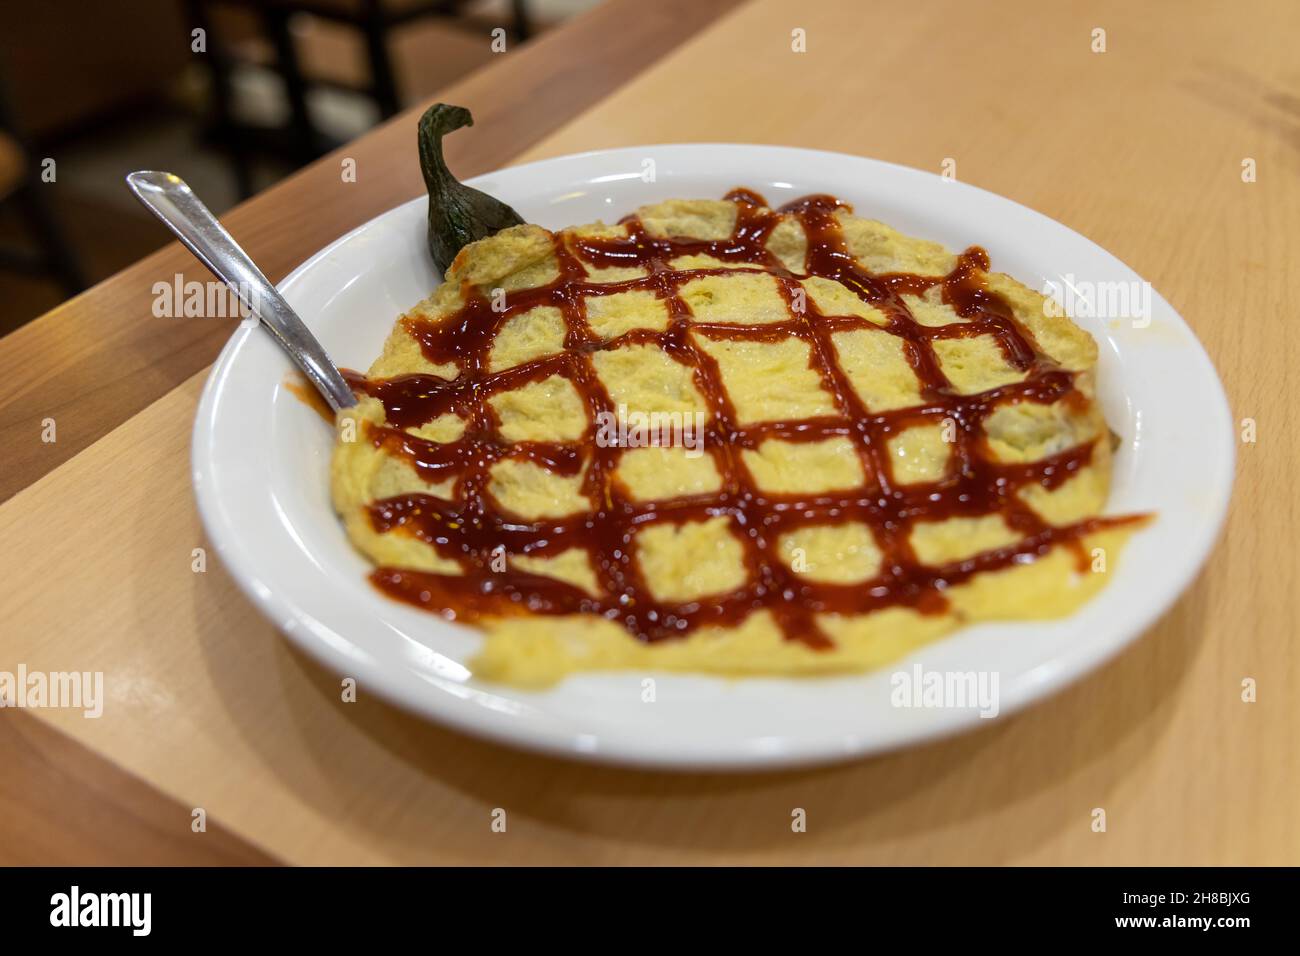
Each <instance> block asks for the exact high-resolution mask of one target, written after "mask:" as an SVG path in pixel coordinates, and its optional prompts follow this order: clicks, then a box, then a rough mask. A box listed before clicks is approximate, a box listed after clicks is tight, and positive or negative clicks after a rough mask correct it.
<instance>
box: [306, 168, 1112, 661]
mask: <svg viewBox="0 0 1300 956" xmlns="http://www.w3.org/2000/svg"><path fill="white" fill-rule="evenodd" d="M510 212H513V211H510ZM515 218H516V219H517V216H516V217H515ZM1096 372H1097V346H1096V344H1095V342H1094V341H1093V340H1092V338H1091V337H1090V336H1089V335H1088V334H1087V333H1086V332H1084V331H1083V330H1082V329H1080V328H1078V327H1077V326H1076V325H1075V324H1074V323H1073V322H1071V320H1070V319H1069V318H1068V317H1067V316H1065V315H1063V314H1061V310H1060V309H1057V308H1053V307H1051V303H1049V302H1048V301H1047V300H1045V299H1044V297H1043V296H1042V295H1040V294H1039V293H1037V292H1035V291H1033V290H1032V289H1030V288H1028V287H1026V286H1025V285H1023V284H1021V283H1020V282H1018V281H1017V280H1015V279H1014V278H1012V277H1010V276H1008V275H1004V274H1001V273H996V272H992V271H990V263H989V257H988V255H987V254H986V253H985V252H984V251H983V250H982V249H979V248H977V247H975V248H971V249H967V250H966V251H964V252H962V253H953V252H951V251H949V250H948V249H946V248H944V247H943V246H942V245H940V244H938V243H935V242H931V241H927V240H924V239H918V238H912V237H910V236H907V235H904V234H903V233H901V232H899V231H897V230H895V229H893V228H891V227H890V226H888V225H886V224H884V223H881V222H877V221H874V220H872V219H868V218H863V217H860V216H858V215H856V214H855V212H854V210H853V209H852V208H851V207H850V206H849V205H848V204H847V203H844V202H842V201H839V200H837V199H835V198H833V197H830V196H823V195H815V196H808V197H804V198H803V199H799V200H796V201H794V202H791V203H787V204H785V205H783V206H781V207H780V208H777V209H773V208H770V207H769V205H768V204H767V202H766V200H765V199H764V198H763V197H762V196H759V195H758V194H756V193H753V192H751V191H749V190H745V189H737V190H735V191H734V192H732V193H730V194H728V195H727V196H726V197H724V198H722V199H674V200H668V201H664V202H658V203H655V204H653V205H647V206H643V207H641V208H639V209H637V210H636V211H635V212H633V213H632V214H631V215H629V216H627V217H626V218H624V219H623V220H621V221H620V222H618V223H616V224H612V225H610V224H605V223H600V222H597V223H593V224H589V225H583V226H575V227H572V228H567V229H563V230H561V231H558V232H551V231H548V230H546V229H543V228H542V227H540V226H537V225H532V224H527V223H522V222H520V223H518V224H516V225H510V226H506V227H505V228H499V229H496V231H494V232H492V233H491V234H488V235H484V236H483V237H482V238H478V239H475V240H474V241H470V242H468V243H467V244H465V245H464V246H463V247H461V248H460V249H459V251H458V252H456V253H455V256H454V259H452V260H451V262H450V264H449V266H448V267H447V269H446V278H445V282H443V283H442V284H441V285H439V286H438V287H437V288H436V289H435V290H434V291H433V293H432V295H430V296H429V298H427V299H426V300H424V301H423V302H421V303H420V304H419V305H417V306H415V307H414V308H412V309H411V310H410V311H408V312H407V313H406V314H404V315H402V316H401V317H400V318H398V320H397V322H396V324H395V326H394V327H393V329H392V332H391V334H390V335H389V337H388V339H387V342H386V343H385V345H384V348H383V352H382V354H381V355H380V356H379V357H378V359H376V361H375V362H374V364H373V365H371V367H370V368H369V370H368V371H367V372H366V373H365V375H364V376H361V375H355V376H353V379H352V381H353V385H354V389H355V391H356V392H357V395H358V396H359V399H360V401H359V404H358V405H357V406H355V407H354V408H351V409H346V410H344V411H342V412H340V413H339V414H338V416H337V419H336V444H335V450H334V454H333V459H332V465H331V470H332V474H331V482H332V496H333V502H334V506H335V508H336V510H337V511H338V514H339V516H340V517H341V519H342V521H343V523H344V525H345V528H346V531H347V534H348V536H349V538H350V539H351V541H352V543H353V544H354V545H355V546H356V548H357V549H358V550H359V551H360V552H361V553H362V554H364V555H365V556H366V557H367V558H368V559H369V560H370V561H371V562H373V564H374V570H373V573H372V574H371V580H372V582H373V583H374V585H375V586H376V587H377V588H379V589H380V590H381V591H382V592H384V593H385V594H387V595H389V596H390V597H392V598H394V599H397V600H401V601H406V602H408V603H411V604H414V605H416V606H419V607H422V608H425V609H427V610H428V611H430V612H433V613H436V614H439V615H441V616H443V617H445V618H447V619H450V620H456V621H461V622H464V623H466V624H468V625H471V626H474V627H476V628H478V629H480V630H481V632H482V634H483V636H484V641H483V645H482V649H481V651H480V652H479V653H478V655H477V657H476V658H475V659H474V661H473V662H472V668H473V670H474V672H475V674H476V675H477V676H479V677H482V678H484V679H488V680H497V681H503V682H508V683H512V684H517V685H532V686H540V685H547V684H551V683H554V682H555V681H558V680H560V679H562V678H564V677H565V676H566V675H569V674H571V673H574V672H580V671H597V670H627V669H635V670H637V671H644V670H660V671H679V672H694V673H707V674H713V675H730V676H736V677H745V676H750V677H752V676H795V675H807V676H812V675H827V674H843V673H852V672H860V671H865V670H868V669H871V668H876V667H880V666H882V665H884V664H887V663H889V662H891V661H893V660H896V659H897V658H899V657H901V656H903V655H905V654H907V653H909V652H910V651H912V650H914V649H916V648H917V647H919V646H921V645H923V644H925V643H926V642H930V641H934V640H936V639H938V638H940V637H942V636H944V635H946V634H950V633H951V632H953V631H954V630H956V629H958V628H960V627H963V626H965V625H969V624H972V623H975V622H979V621H1005V620H1016V619H1046V618H1053V617H1059V616H1062V615H1067V614H1069V613H1071V612H1072V611H1073V610H1074V609H1076V608H1077V607H1079V605H1080V604H1081V603H1082V602H1084V601H1086V600H1088V599H1089V598H1090V597H1091V596H1092V595H1094V594H1096V593H1097V592H1098V590H1099V589H1100V588H1102V587H1103V586H1104V585H1105V582H1106V580H1107V577H1108V575H1109V574H1111V573H1113V571H1114V568H1115V563H1116V558H1117V557H1118V552H1119V549H1120V547H1121V545H1122V543H1123V541H1124V538H1125V536H1126V535H1127V534H1128V533H1130V531H1131V528H1132V520H1131V519H1126V518H1112V517H1105V516H1103V515H1102V511H1103V509H1104V506H1105V504H1106V499H1107V493H1108V487H1109V482H1110V472H1111V454H1112V435H1111V433H1110V432H1109V430H1108V428H1107V426H1106V422H1105V421H1104V419H1103V417H1102V413H1101V410H1100V407H1099V405H1098V402H1097V396H1096Z"/></svg>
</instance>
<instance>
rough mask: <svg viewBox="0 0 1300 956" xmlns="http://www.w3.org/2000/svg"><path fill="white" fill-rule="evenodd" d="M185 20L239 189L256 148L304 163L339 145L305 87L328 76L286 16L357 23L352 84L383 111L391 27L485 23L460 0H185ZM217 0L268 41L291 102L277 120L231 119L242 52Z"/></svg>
mask: <svg viewBox="0 0 1300 956" xmlns="http://www.w3.org/2000/svg"><path fill="white" fill-rule="evenodd" d="M186 2H187V6H188V10H189V15H190V20H191V22H192V23H194V24H195V25H196V26H198V27H201V28H202V29H203V30H204V32H205V34H206V42H207V50H206V55H205V57H204V62H205V63H206V65H207V67H208V70H209V76H210V78H211V91H212V104H211V108H212V109H211V118H210V127H209V136H210V138H211V141H212V142H213V143H214V145H217V146H219V147H220V148H222V149H224V150H225V151H226V152H227V153H228V155H229V156H230V158H231V161H232V163H233V166H234V171H235V176H236V179H237V181H238V186H239V191H240V194H241V195H243V196H248V195H251V194H252V192H253V185H252V174H251V167H250V161H251V159H252V157H253V156H254V155H257V154H266V153H269V154H272V155H275V156H279V157H282V158H285V159H288V160H290V161H292V162H294V163H295V164H297V165H302V164H305V163H307V162H310V161H311V160H313V159H316V158H317V157H319V156H321V155H323V154H324V153H326V152H328V151H329V150H330V149H333V148H334V147H336V146H338V145H340V144H339V143H337V142H334V141H332V140H331V139H330V138H329V137H328V136H327V135H326V134H325V133H324V132H322V131H321V130H320V129H319V128H318V126H317V124H316V123H314V122H313V120H312V116H311V110H310V109H309V107H308V103H307V92H308V89H309V87H310V86H311V85H313V84H314V83H325V84H327V85H328V84H329V82H330V81H329V80H327V79H323V78H320V77H310V76H308V75H306V73H305V72H304V69H303V65H302V62H301V57H300V56H299V51H298V48H297V44H296V43H295V39H294V32H293V29H292V20H293V18H294V17H295V16H299V15H304V14H305V15H309V16H312V17H315V18H318V19H320V20H323V21H326V22H329V23H335V24H342V25H344V26H346V27H348V28H351V29H353V30H356V31H357V32H358V33H359V34H360V35H361V37H362V38H363V40H364V44H365V50H366V59H367V66H368V69H369V82H368V83H366V84H365V85H364V86H363V87H362V88H359V89H357V88H353V89H354V91H355V92H360V93H364V94H365V95H367V96H369V97H370V98H371V99H372V100H373V101H374V103H375V105H376V106H377V107H378V110H379V114H380V117H381V118H384V119H387V118H388V117H390V116H393V115H395V114H396V113H397V112H399V111H400V110H401V108H402V94H401V90H400V89H399V84H398V80H397V77H396V75H395V72H394V67H393V59H392V56H391V49H390V46H391V44H390V40H391V34H392V31H393V30H394V29H395V28H397V27H399V26H402V25H404V24H407V23H410V22H412V21H414V20H418V19H422V18H429V17H439V18H443V19H445V20H446V21H447V22H448V23H451V24H455V25H461V26H464V27H465V28H467V29H472V30H475V31H483V33H484V36H485V38H486V31H485V30H484V28H485V26H486V24H484V23H483V22H482V21H480V20H476V19H472V18H467V17H466V16H465V14H464V8H465V7H466V6H467V3H466V0H186ZM222 8H227V9H236V10H241V11H244V12H246V13H251V14H253V15H254V16H255V18H256V22H257V23H258V25H259V27H260V29H261V30H262V31H263V33H264V34H265V38H266V39H267V40H269V41H270V45H271V47H272V48H273V50H274V59H273V61H272V63H270V64H269V65H270V66H271V67H272V68H273V69H274V70H275V72H276V73H277V75H278V76H279V78H280V80H281V82H282V83H283V85H284V92H285V97H286V100H287V103H288V107H289V120H288V124H287V125H286V126H285V127H282V128H275V127H265V126H253V125H250V124H248V123H244V122H241V121H239V120H238V119H236V117H235V110H234V94H233V83H232V77H233V73H234V71H235V69H236V68H237V67H238V66H239V64H240V62H241V60H240V57H239V54H238V52H237V45H236V44H235V43H232V42H231V40H230V38H229V37H226V36H223V35H222V33H221V30H220V29H219V27H220V19H219V15H220V12H221V10H222ZM510 9H511V23H510V34H511V35H512V37H513V38H514V39H515V40H516V41H522V40H525V39H527V38H528V36H529V35H530V32H531V29H530V24H529V17H528V11H527V5H526V0H511V4H510Z"/></svg>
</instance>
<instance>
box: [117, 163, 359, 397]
mask: <svg viewBox="0 0 1300 956" xmlns="http://www.w3.org/2000/svg"><path fill="white" fill-rule="evenodd" d="M126 183H127V185H128V186H129V187H130V188H131V192H133V193H134V194H135V197H136V198H137V199H138V200H140V202H141V203H143V204H144V205H145V207H146V208H147V209H148V210H149V211H150V212H152V213H153V214H154V215H155V216H157V217H158V219H159V220H160V221H161V222H162V224H163V225H164V226H166V227H167V228H168V229H170V230H171V231H172V232H173V233H175V234H176V238H177V239H179V240H180V241H181V242H183V243H184V244H185V247H186V248H187V249H189V250H190V252H192V253H194V255H195V256H197V257H198V259H199V261H200V262H202V263H203V264H204V265H205V266H207V267H208V269H209V270H211V272H212V274H213V275H215V276H216V277H217V278H218V279H220V280H221V281H223V282H224V283H226V285H227V286H229V287H230V290H231V291H232V292H234V293H235V295H236V296H238V297H239V300H240V301H241V302H242V303H243V304H244V305H245V306H246V307H247V308H248V309H249V310H251V311H252V312H253V314H255V315H256V316H257V317H258V318H259V319H261V321H262V324H263V325H264V326H266V328H267V329H268V330H270V332H271V334H272V335H274V336H275V338H276V341H278V342H279V343H280V345H281V347H282V348H283V349H284V350H285V351H286V352H288V353H289V357H290V358H291V359H293V361H294V364H296V365H297V366H298V368H300V369H302V372H303V374H304V375H306V376H307V378H308V379H310V380H311V383H312V384H313V385H315V386H316V389H317V390H318V391H319V392H320V393H321V395H323V396H324V397H325V401H327V402H328V403H329V405H330V408H332V409H334V411H336V412H337V411H339V410H340V409H344V408H349V407H351V406H352V405H355V404H356V403H357V399H356V396H355V395H353V394H352V389H351V388H350V387H349V386H348V383H347V381H346V380H345V379H344V378H343V376H342V375H341V374H340V373H339V370H338V369H337V368H336V367H335V365H334V363H333V362H331V361H330V357H329V356H328V355H327V354H325V349H324V348H323V347H322V346H321V344H320V342H318V341H317V340H316V336H314V335H312V334H311V332H310V331H308V329H307V326H305V325H303V323H302V319H300V318H298V315H297V313H296V312H294V311H293V308H292V307H291V306H290V305H289V303H288V302H286V301H285V300H284V296H282V295H280V293H279V291H278V290H277V289H276V288H275V286H273V285H272V284H271V283H270V281H269V280H268V279H267V278H266V276H264V275H262V271H261V270H260V269H258V268H257V266H256V265H254V264H253V260H252V259H250V258H249V257H248V254H247V253H246V252H244V250H243V249H241V248H240V247H239V244H238V243H237V242H235V240H234V238H233V237H232V236H231V235H230V233H229V232H227V231H226V227H225V226H223V225H221V223H219V222H218V221H217V217H216V216H214V215H212V212H211V210H209V209H208V207H207V206H205V205H203V202H202V201H201V200H200V199H199V197H198V196H196V195H194V191H193V190H191V189H190V187H189V186H187V185H186V184H185V181H184V180H183V179H181V178H180V177H179V176H174V175H173V174H171V173H163V172H153V171H149V170H142V171H140V172H135V173H130V174H128V175H127V177H126Z"/></svg>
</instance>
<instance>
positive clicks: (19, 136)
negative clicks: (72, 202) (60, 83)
mask: <svg viewBox="0 0 1300 956" xmlns="http://www.w3.org/2000/svg"><path fill="white" fill-rule="evenodd" d="M48 188H49V184H48V183H44V182H42V181H41V166H40V161H39V160H38V159H37V155H36V152H35V150H33V149H32V148H31V145H30V143H29V142H28V140H27V137H26V136H24V135H23V133H22V131H21V130H20V129H19V125H18V121H17V119H16V118H15V117H14V115H13V112H12V111H11V110H10V109H9V105H8V97H7V96H6V95H5V90H4V89H0V203H6V204H10V203H11V204H13V206H14V207H15V210H16V211H17V213H18V215H19V217H20V219H21V220H22V223H23V225H24V226H25V227H26V228H25V232H26V233H27V235H28V238H29V239H30V242H24V243H22V244H10V243H6V244H5V245H0V268H3V269H11V270H14V271H17V272H22V273H28V274H32V273H35V274H42V273H43V274H47V275H50V276H53V277H54V278H55V279H56V280H58V282H59V285H60V286H62V287H63V290H64V292H66V293H67V294H68V295H70V296H72V295H76V294H77V293H78V292H80V291H81V290H82V289H84V288H86V285H87V282H86V278H85V274H84V273H83V271H82V268H81V263H80V262H79V261H78V259H77V255H76V253H75V252H74V251H73V249H72V246H71V245H70V244H69V243H68V239H67V236H66V235H65V233H64V231H63V228H62V226H61V225H60V224H59V220H58V217H57V216H56V215H55V212H54V208H53V205H52V204H51V203H50V201H49V198H48V196H47V190H48Z"/></svg>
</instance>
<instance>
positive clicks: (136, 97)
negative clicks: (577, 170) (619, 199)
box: [0, 0, 599, 335]
mask: <svg viewBox="0 0 1300 956" xmlns="http://www.w3.org/2000/svg"><path fill="white" fill-rule="evenodd" d="M598 2H599V0H40V2H38V3H19V2H17V0H4V2H3V4H2V5H0V10H2V11H3V12H0V37H3V42H2V43H0V335H3V334H5V333H7V332H10V331H12V330H13V329H15V328H17V327H18V326H20V325H22V324H23V323H25V322H27V321H29V320H31V319H33V318H35V317H36V316H38V315H40V314H41V313H43V312H46V311H48V310H49V309H50V308H52V307H54V306H55V305H57V304H58V303H59V302H62V301H63V300H64V299H67V298H69V297H70V296H72V295H74V294H76V293H77V292H79V291H81V290H82V289H84V288H87V287H89V286H90V285H93V284H94V283H96V282H98V281H100V280H101V279H104V278H107V277H108V276H110V275H112V274H113V273H115V272H117V271H118V270H119V269H122V268H123V267H125V266H127V265H129V264H130V263H132V262H134V261H136V260H137V259H140V258H141V257H142V256H144V255H146V254H148V253H150V252H152V251H153V250H155V249H157V248H158V247H160V246H162V245H163V244H164V243H165V242H166V241H167V237H166V234H165V233H164V231H163V230H162V229H161V228H159V227H158V225H157V223H156V222H154V220H153V219H152V218H150V217H149V214H148V213H147V212H145V211H144V209H143V208H142V207H140V206H139V205H137V204H136V203H135V201H134V200H133V199H132V198H131V196H130V194H129V193H128V192H127V190H126V188H125V187H124V186H123V184H122V177H123V175H124V174H125V173H127V172H129V171H130V170H132V169H140V168H155V169H175V170H177V171H181V172H182V173H183V175H184V176H185V179H186V180H187V181H188V182H189V183H190V185H191V186H193V187H194V189H195V191H196V192H198V194H199V195H200V196H202V197H203V198H204V200H205V201H206V202H207V203H208V205H209V206H211V207H212V208H213V210H214V211H216V212H217V213H218V214H221V213H222V212H224V211H225V210H227V209H229V208H230V207H232V206H234V205H236V204H237V203H238V202H239V201H240V200H241V199H244V198H247V197H248V196H251V195H253V194H255V193H257V192H260V191H261V190H263V189H265V188H267V186H269V185H271V184H272V183H274V182H276V181H277V180H279V179H281V178H283V177H284V176H287V175H288V174H290V173H292V172H293V171H294V170H295V169H297V168H298V167H300V166H303V165H305V164H307V163H309V162H311V161H312V160H313V159H315V158H316V157H318V156H320V155H323V154H324V153H326V152H328V151H329V150H330V149H333V148H334V147H336V146H338V145H341V144H342V143H345V142H347V141H349V140H351V139H354V138H355V137H357V136H358V135H360V134H361V133H363V132H365V131H366V130H367V129H368V128H370V127H371V126H373V125H375V124H376V123H379V122H381V121H382V120H383V119H385V118H387V117H389V116H391V115H393V114H394V113H396V112H398V111H399V110H401V109H402V108H404V107H407V106H411V105H414V104H415V103H418V102H420V101H421V100H424V99H426V98H428V97H429V96H431V95H432V94H434V93H436V92H437V91H438V90H439V89H440V88H442V87H444V86H447V85H448V84H450V83H452V82H455V81H456V80H458V79H460V78H462V77H463V76H465V75H466V74H468V73H470V72H471V71H473V70H475V69H477V68H479V67H480V66H483V65H485V64H486V63H487V61H488V60H489V59H490V58H491V57H492V56H493V55H494V53H493V50H492V47H493V39H494V36H493V31H494V30H498V29H503V30H505V31H506V33H505V36H506V37H507V47H508V48H513V47H514V46H515V45H516V44H518V43H520V42H527V41H528V40H529V39H530V38H532V37H535V36H537V35H538V34H540V33H542V32H544V31H546V30H548V29H550V28H552V27H554V26H555V25H557V24H558V23H561V22H562V21H564V20H565V19H567V18H569V17H571V16H573V15H575V14H577V13H580V12H582V11H583V10H586V9H587V8H589V7H592V6H595V5H596V4H597V3H598ZM196 31H199V32H197V33H196ZM497 36H498V37H500V36H501V35H500V34H497Z"/></svg>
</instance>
